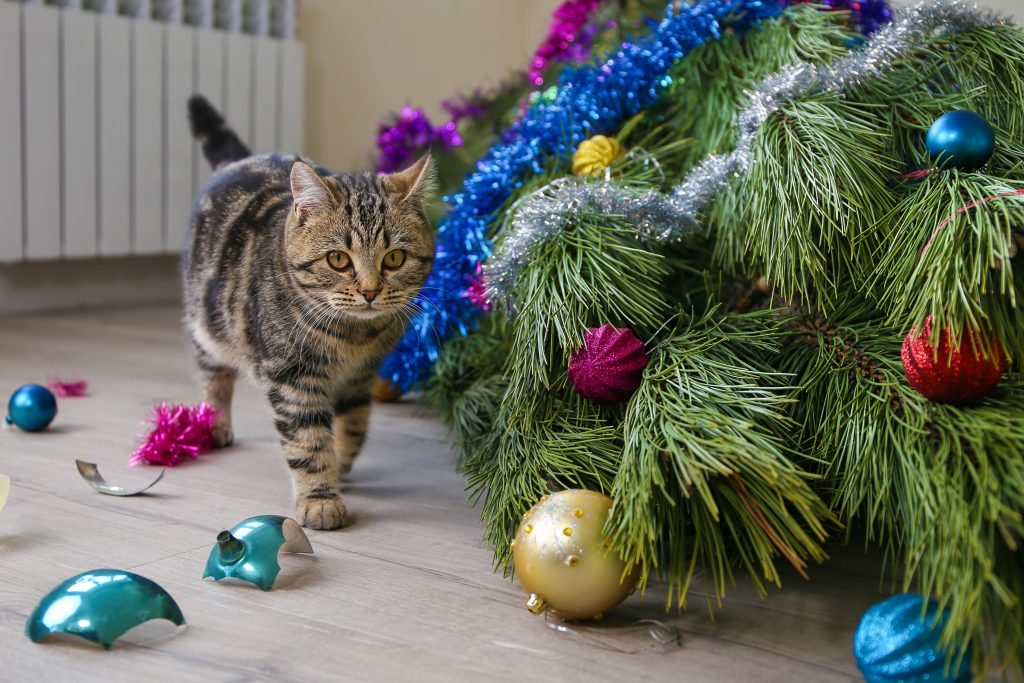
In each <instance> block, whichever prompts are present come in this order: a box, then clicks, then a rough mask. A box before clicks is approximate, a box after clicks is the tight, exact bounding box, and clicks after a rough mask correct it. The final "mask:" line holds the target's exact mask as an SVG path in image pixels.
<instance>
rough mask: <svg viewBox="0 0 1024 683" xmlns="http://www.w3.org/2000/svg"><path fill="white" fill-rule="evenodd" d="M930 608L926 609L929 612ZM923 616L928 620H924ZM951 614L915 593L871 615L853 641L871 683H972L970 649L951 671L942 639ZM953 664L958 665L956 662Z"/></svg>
mask: <svg viewBox="0 0 1024 683" xmlns="http://www.w3.org/2000/svg"><path fill="white" fill-rule="evenodd" d="M925 602H927V603H928V604H927V607H925ZM922 610H925V611H924V613H923V614H924V619H923V620H922ZM946 617H947V613H946V612H942V613H939V609H938V605H937V604H936V603H935V602H934V601H931V600H927V601H926V599H925V598H924V597H922V596H920V595H917V594H915V593H901V594H900V595H894V596H893V597H891V598H889V599H888V600H883V601H882V602H880V603H878V604H877V605H874V606H872V607H871V608H870V609H868V610H867V611H866V612H865V613H864V616H863V617H861V619H860V625H859V626H857V632H856V633H855V634H854V636H853V654H854V657H856V658H857V667H858V668H859V669H860V672H861V673H862V674H863V675H864V680H865V681H867V683H897V682H899V683H970V681H971V652H970V649H968V651H967V652H966V653H965V654H964V656H963V657H962V658H961V659H960V662H959V664H957V665H956V666H953V665H952V664H951V666H950V667H949V668H948V670H947V668H946V653H944V652H942V651H941V650H939V647H938V642H939V636H940V635H941V634H942V627H943V625H944V622H945V620H946ZM953 664H956V662H955V661H954V662H953Z"/></svg>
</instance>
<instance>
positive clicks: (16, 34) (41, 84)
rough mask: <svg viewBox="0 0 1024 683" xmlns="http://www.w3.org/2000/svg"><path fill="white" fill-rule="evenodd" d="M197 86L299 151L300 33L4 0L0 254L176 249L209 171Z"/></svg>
mask: <svg viewBox="0 0 1024 683" xmlns="http://www.w3.org/2000/svg"><path fill="white" fill-rule="evenodd" d="M193 93H201V94H203V95H205V96H206V97H207V98H208V99H209V100H210V101H211V102H212V103H213V104H214V106H216V107H217V108H218V109H220V110H221V111H222V112H223V113H224V114H225V116H226V117H227V119H228V121H229V123H230V124H231V125H232V126H233V127H234V128H235V130H236V131H237V132H238V134H239V136H240V137H241V138H242V140H244V141H245V142H246V143H247V144H249V146H250V147H251V148H252V149H253V150H254V151H256V152H269V151H284V152H295V153H301V151H302V126H303V106H302V102H303V48H302V45H301V44H300V43H298V42H296V41H293V40H284V39H278V38H264V37H256V36H252V35H246V34H241V33H228V32H224V31H219V30H213V29H206V28H196V27H193V26H186V25H182V24H171V23H164V22H159V21H150V20H146V19H131V18H128V17H123V16H116V15H102V14H96V13H93V12H86V11H82V10H75V9H68V10H62V9H58V8H56V7H52V6H46V5H22V4H16V3H12V2H6V1H4V0H0V261H6V262H11V261H25V260H44V259H61V258H82V257H97V256H125V255H132V254H159V253H167V252H176V251H178V250H179V249H180V248H181V246H182V244H183V242H184V239H185V232H186V230H187V228H188V215H189V210H190V209H191V205H192V197H193V195H194V194H195V191H196V189H197V188H198V187H199V186H200V185H201V184H202V183H204V182H205V181H206V179H207V178H208V177H209V175H210V171H209V167H208V166H207V164H206V161H205V160H204V159H203V158H202V154H201V153H200V151H199V149H198V147H197V145H196V144H195V143H194V142H193V140H192V138H191V135H190V134H189V129H188V122H187V119H186V114H185V102H186V100H187V99H188V97H189V96H190V95H192V94H193Z"/></svg>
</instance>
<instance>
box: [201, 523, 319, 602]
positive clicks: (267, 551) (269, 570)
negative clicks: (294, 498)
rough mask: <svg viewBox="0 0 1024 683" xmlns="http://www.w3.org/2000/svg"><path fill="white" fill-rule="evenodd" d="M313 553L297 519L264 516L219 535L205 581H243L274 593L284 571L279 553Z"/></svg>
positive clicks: (212, 550)
mask: <svg viewBox="0 0 1024 683" xmlns="http://www.w3.org/2000/svg"><path fill="white" fill-rule="evenodd" d="M283 552H284V553H312V552H313V546H311V545H310V544H309V539H308V538H306V534H305V533H304V532H303V531H302V527H301V526H299V523H298V522H296V521H295V520H294V519H291V518H289V517H281V516H279V515H260V516H258V517H250V518H249V519H246V520H244V521H242V522H239V523H238V524H237V525H235V527H234V528H233V529H231V530H230V531H222V532H220V533H219V534H217V543H216V544H215V545H214V546H213V548H211V549H210V557H209V559H208V560H206V571H205V572H204V573H203V578H204V579H205V578H207V577H213V579H214V580H215V581H220V580H221V579H224V578H228V577H230V578H233V579H241V580H242V581H248V582H249V583H251V584H255V585H257V586H259V587H260V588H262V589H263V590H265V591H268V590H270V589H271V588H273V586H274V581H276V580H277V575H278V574H279V573H280V572H281V565H280V564H279V563H278V561H277V556H278V554H279V553H283Z"/></svg>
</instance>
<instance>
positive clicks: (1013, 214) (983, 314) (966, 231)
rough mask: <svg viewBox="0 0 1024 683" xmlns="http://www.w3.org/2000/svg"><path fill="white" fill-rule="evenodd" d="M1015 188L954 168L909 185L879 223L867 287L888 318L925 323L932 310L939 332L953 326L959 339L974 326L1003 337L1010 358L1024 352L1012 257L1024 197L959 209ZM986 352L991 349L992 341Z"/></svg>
mask: <svg viewBox="0 0 1024 683" xmlns="http://www.w3.org/2000/svg"><path fill="white" fill-rule="evenodd" d="M1017 187H1024V183H1007V182H1004V181H1002V180H1000V179H998V178H993V177H991V176H986V175H983V174H980V173H961V172H958V171H955V170H953V171H946V172H942V173H935V174H932V175H931V176H929V177H928V178H926V179H925V180H924V181H923V182H920V183H918V184H916V185H915V186H914V187H912V188H909V189H908V190H907V191H906V195H905V197H904V198H903V200H902V201H901V202H900V203H899V204H897V205H896V207H895V208H894V209H893V211H892V212H891V213H890V214H889V215H888V216H886V217H885V218H884V219H883V220H882V221H881V222H880V224H879V232H881V233H882V234H883V235H884V237H883V238H882V239H880V240H879V242H880V244H881V245H882V246H881V247H880V248H879V249H878V250H877V252H876V255H875V260H876V261H877V266H876V268H875V271H874V273H873V275H872V278H871V281H870V286H869V287H868V291H869V292H877V293H878V294H877V298H878V300H879V302H880V304H881V306H882V307H883V308H884V309H885V310H886V311H888V312H889V322H890V324H892V325H894V326H896V327H898V328H900V329H902V330H904V331H909V330H910V329H911V327H912V326H917V327H918V328H919V329H922V328H921V326H922V325H923V324H924V321H925V319H926V318H927V317H928V316H931V318H932V330H933V334H934V336H936V338H937V337H938V335H939V334H940V331H941V330H942V329H943V328H946V327H948V328H950V329H951V330H952V331H953V333H954V334H953V338H954V339H955V340H957V342H959V339H960V332H961V331H962V330H964V329H972V330H976V331H981V332H982V333H983V334H982V335H981V337H980V339H979V341H982V340H985V341H986V342H987V341H989V340H990V339H991V338H992V337H995V338H998V339H1000V340H1001V341H1002V344H1003V346H1004V347H1005V348H1006V350H1007V351H1008V352H1009V354H1010V355H1011V356H1012V357H1018V358H1020V357H1024V311H1022V310H1021V307H1020V305H1021V304H1022V303H1024V272H1022V271H1024V268H1022V267H1020V266H1019V265H1018V266H1015V265H1014V259H1012V258H1011V254H1012V253H1015V251H1016V249H1015V246H1014V244H1013V237H1012V231H1013V229H1014V227H1017V226H1021V225H1024V196H1011V197H1006V198H1003V199H998V200H995V201H992V202H989V203H986V204H983V205H981V206H978V207H976V208H974V209H971V210H968V211H965V212H962V213H958V210H959V209H960V208H961V207H963V206H966V205H967V204H970V203H972V202H975V201H978V200H980V199H984V198H986V197H993V196H996V195H999V194H1003V193H1006V192H1009V191H1011V190H1013V189H1016V188H1017ZM949 216H952V217H953V218H952V220H950V222H949V223H948V224H946V225H945V226H944V227H942V228H941V229H939V226H940V224H941V223H942V222H943V221H944V220H945V219H946V218H947V217H949ZM981 350H982V351H983V352H985V353H986V354H987V353H988V351H989V349H988V345H987V343H985V344H982V349H981Z"/></svg>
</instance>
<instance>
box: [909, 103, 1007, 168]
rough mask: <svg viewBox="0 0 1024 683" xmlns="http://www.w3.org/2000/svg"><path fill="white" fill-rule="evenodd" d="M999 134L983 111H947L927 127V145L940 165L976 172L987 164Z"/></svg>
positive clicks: (932, 156) (930, 153) (929, 151)
mask: <svg viewBox="0 0 1024 683" xmlns="http://www.w3.org/2000/svg"><path fill="white" fill-rule="evenodd" d="M995 144H996V135H995V133H994V132H992V126H990V125H989V123H988V121H986V120H985V119H984V118H983V117H982V116H981V115H980V114H976V113H974V112H973V111H970V110H968V109H955V110H953V111H948V112H946V113H945V114H943V115H942V116H940V117H939V118H937V119H935V123H933V124H932V125H931V128H929V129H928V136H927V137H926V138H925V145H926V146H927V147H928V154H929V156H931V158H932V159H934V160H935V161H936V162H937V163H938V165H939V167H940V168H958V169H960V170H961V171H974V170H977V169H979V168H981V167H982V166H984V165H985V162H986V161H988V160H989V157H991V156H992V151H993V150H994V149H995Z"/></svg>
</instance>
